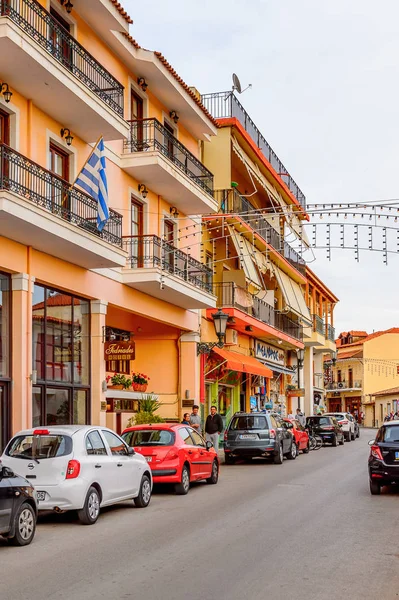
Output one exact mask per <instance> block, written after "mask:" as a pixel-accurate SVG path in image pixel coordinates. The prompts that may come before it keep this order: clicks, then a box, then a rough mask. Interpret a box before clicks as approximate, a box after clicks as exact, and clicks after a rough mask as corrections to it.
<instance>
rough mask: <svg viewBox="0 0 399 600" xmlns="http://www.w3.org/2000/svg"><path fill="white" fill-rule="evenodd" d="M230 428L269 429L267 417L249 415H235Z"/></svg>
mask: <svg viewBox="0 0 399 600" xmlns="http://www.w3.org/2000/svg"><path fill="white" fill-rule="evenodd" d="M230 429H233V430H235V429H246V430H247V429H269V427H268V424H267V421H266V417H262V416H252V415H248V416H245V417H234V418H233V420H232V421H231V425H230Z"/></svg>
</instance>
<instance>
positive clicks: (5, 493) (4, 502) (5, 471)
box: [0, 464, 37, 546]
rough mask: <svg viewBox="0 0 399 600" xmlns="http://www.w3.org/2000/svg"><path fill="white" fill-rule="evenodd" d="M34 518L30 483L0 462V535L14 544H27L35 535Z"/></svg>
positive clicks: (34, 502) (35, 509) (33, 492)
mask: <svg viewBox="0 0 399 600" xmlns="http://www.w3.org/2000/svg"><path fill="white" fill-rule="evenodd" d="M36 519H37V502H36V493H35V491H34V489H33V487H32V485H31V484H30V483H29V481H28V480H27V479H25V478H24V477H20V476H19V475H15V474H14V473H13V471H11V469H9V468H8V467H4V466H1V464H0V535H2V536H4V537H5V538H7V539H8V541H9V542H10V544H12V545H14V546H27V545H28V544H30V543H31V541H32V540H33V537H34V535H35V529H36Z"/></svg>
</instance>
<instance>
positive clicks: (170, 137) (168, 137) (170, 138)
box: [163, 121, 175, 160]
mask: <svg viewBox="0 0 399 600" xmlns="http://www.w3.org/2000/svg"><path fill="white" fill-rule="evenodd" d="M163 126H164V128H165V135H164V137H165V140H164V147H165V151H166V155H167V157H168V158H170V159H171V160H173V156H174V143H173V142H174V137H175V130H174V129H173V127H172V125H170V124H169V123H168V122H167V121H165V122H164V124H163Z"/></svg>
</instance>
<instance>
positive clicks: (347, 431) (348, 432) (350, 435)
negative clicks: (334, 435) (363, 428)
mask: <svg viewBox="0 0 399 600" xmlns="http://www.w3.org/2000/svg"><path fill="white" fill-rule="evenodd" d="M325 414H326V415H327V416H330V417H335V418H336V419H337V421H338V423H339V424H340V425H342V431H343V432H344V435H345V440H346V441H347V442H350V441H351V440H354V439H356V435H355V419H354V417H353V416H352V415H351V414H349V413H346V412H334V413H325Z"/></svg>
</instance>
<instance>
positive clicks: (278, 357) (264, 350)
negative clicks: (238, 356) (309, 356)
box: [255, 340, 285, 365]
mask: <svg viewBox="0 0 399 600" xmlns="http://www.w3.org/2000/svg"><path fill="white" fill-rule="evenodd" d="M255 355H256V358H260V359H261V360H267V361H269V362H272V363H275V364H276V365H284V364H285V354H284V351H283V350H279V349H278V348H275V347H274V346H270V345H269V344H265V342H261V341H260V340H256V348H255Z"/></svg>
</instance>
